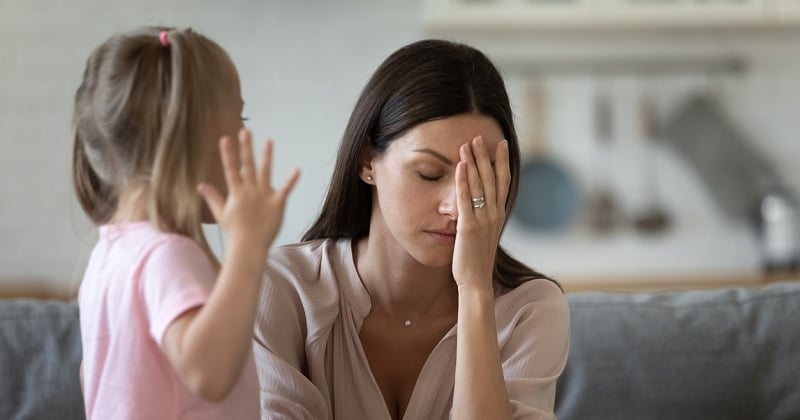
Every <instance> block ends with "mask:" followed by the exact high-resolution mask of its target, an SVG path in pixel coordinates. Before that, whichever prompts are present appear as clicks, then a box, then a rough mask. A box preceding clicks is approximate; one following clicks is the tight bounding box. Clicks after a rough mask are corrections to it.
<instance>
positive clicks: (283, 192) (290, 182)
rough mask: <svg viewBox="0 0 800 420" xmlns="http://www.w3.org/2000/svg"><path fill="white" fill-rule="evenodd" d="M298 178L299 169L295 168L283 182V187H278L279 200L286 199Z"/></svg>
mask: <svg viewBox="0 0 800 420" xmlns="http://www.w3.org/2000/svg"><path fill="white" fill-rule="evenodd" d="M299 178H300V170H299V169H297V168H295V169H294V170H293V171H292V173H290V174H289V178H288V179H286V182H284V183H283V187H281V189H280V193H279V194H280V197H281V200H286V198H287V197H289V194H290V193H291V192H292V190H293V189H294V186H295V185H297V180H298V179H299Z"/></svg>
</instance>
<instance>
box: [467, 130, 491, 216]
mask: <svg viewBox="0 0 800 420" xmlns="http://www.w3.org/2000/svg"><path fill="white" fill-rule="evenodd" d="M472 151H473V152H474V155H475V165H476V167H477V172H478V176H479V177H480V182H481V191H483V196H484V198H485V199H486V204H487V205H489V207H488V208H487V209H486V210H488V211H489V212H494V211H495V208H494V206H493V204H494V203H496V202H497V198H496V184H495V173H494V171H495V169H494V168H492V162H491V158H490V157H489V151H488V150H487V149H486V144H485V143H484V141H483V137H481V136H478V137H476V138H475V139H473V140H472Z"/></svg>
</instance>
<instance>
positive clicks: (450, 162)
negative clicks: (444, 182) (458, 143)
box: [414, 148, 453, 165]
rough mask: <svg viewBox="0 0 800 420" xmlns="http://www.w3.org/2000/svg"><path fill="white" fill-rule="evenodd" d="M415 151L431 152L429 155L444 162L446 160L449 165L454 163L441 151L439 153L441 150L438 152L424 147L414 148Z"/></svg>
mask: <svg viewBox="0 0 800 420" xmlns="http://www.w3.org/2000/svg"><path fill="white" fill-rule="evenodd" d="M414 151H415V152H417V153H427V154H429V155H431V156H433V157H435V158H437V159H439V160H441V161H442V162H444V163H446V164H448V165H452V164H453V161H452V160H450V159H448V158H446V157H445V156H444V155H443V154H441V153H439V152H437V151H435V150H431V149H427V148H423V149H414Z"/></svg>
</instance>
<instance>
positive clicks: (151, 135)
mask: <svg viewBox="0 0 800 420" xmlns="http://www.w3.org/2000/svg"><path fill="white" fill-rule="evenodd" d="M242 106H243V102H242V99H241V95H240V92H239V80H238V75H237V72H236V69H235V67H234V66H233V63H232V62H231V60H230V58H229V57H228V55H227V54H226V53H225V51H224V50H223V49H222V48H221V47H220V46H219V45H217V44H216V43H214V42H213V41H211V40H209V39H208V38H206V37H204V36H202V35H200V34H198V33H196V32H193V31H191V30H174V29H169V28H144V29H141V30H137V31H133V32H129V33H125V34H118V35H115V36H112V37H111V38H110V39H108V40H107V41H106V42H104V43H103V44H102V45H100V47H98V48H97V49H96V50H95V51H94V52H93V53H92V55H91V56H90V57H89V59H88V61H87V65H86V70H85V72H84V75H83V82H82V83H81V85H80V87H79V88H78V91H77V93H76V95H75V115H74V120H73V124H74V150H73V153H74V154H73V182H74V184H75V190H76V192H77V196H78V199H79V201H80V203H81V206H82V207H83V209H84V211H85V212H86V213H87V215H88V216H89V218H90V219H91V220H92V221H93V222H94V223H96V224H97V225H99V241H98V243H97V245H96V246H95V248H94V250H93V252H92V255H91V259H90V261H89V264H88V267H87V269H86V273H85V275H84V279H83V282H82V284H81V288H80V292H79V296H78V301H79V306H80V314H81V332H82V336H83V338H82V340H83V351H84V359H83V364H82V367H81V376H82V377H83V378H84V398H85V403H86V413H87V418H88V419H90V420H91V419H134V418H136V419H178V418H180V419H223V418H224V419H252V418H257V417H258V416H259V412H258V410H259V409H258V384H257V376H256V372H255V366H254V361H253V357H252V353H251V343H252V341H251V339H252V330H253V324H254V319H255V313H256V309H257V303H258V299H259V289H260V279H261V276H262V272H263V266H264V262H265V260H266V257H267V251H268V248H269V247H270V244H271V243H272V241H273V239H274V238H275V235H276V234H277V231H278V229H279V227H280V223H281V219H282V216H283V210H284V205H285V202H286V199H287V196H288V194H289V192H290V191H291V189H292V188H293V186H294V184H295V182H296V180H297V177H298V172H297V171H295V172H294V173H293V174H292V175H291V176H290V177H289V179H288V180H287V182H286V183H285V185H284V186H283V187H282V188H280V189H278V190H275V189H273V188H272V186H271V180H270V165H271V158H272V156H271V155H272V151H271V143H270V142H267V144H266V146H265V148H264V156H263V158H264V160H263V163H262V164H261V166H260V167H258V168H256V167H255V164H254V158H253V155H252V150H251V147H252V146H251V139H250V135H249V133H248V132H247V131H246V130H244V128H243V126H242V119H241V117H240V115H241V111H242ZM237 132H238V138H239V144H238V146H237V144H236V143H234V142H233V141H231V137H236V135H237ZM220 137H222V140H220V141H219V148H218V147H217V139H219V138H220ZM220 161H221V163H220ZM198 192H199V194H198ZM201 195H202V198H201ZM223 197H226V198H223ZM203 198H204V199H205V200H203ZM204 201H205V204H206V205H204ZM214 220H216V221H217V222H218V223H219V224H220V225H221V227H222V229H223V230H224V231H225V233H226V234H227V235H228V240H229V247H228V252H227V253H226V256H225V260H224V264H222V265H221V267H220V264H219V263H218V262H217V261H216V259H215V258H214V256H213V254H212V252H211V250H210V249H209V247H208V244H207V242H206V240H205V239H204V237H203V233H202V230H201V222H213V221H214Z"/></svg>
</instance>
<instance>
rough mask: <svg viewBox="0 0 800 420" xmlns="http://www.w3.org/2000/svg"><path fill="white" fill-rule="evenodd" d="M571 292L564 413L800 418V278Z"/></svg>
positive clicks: (561, 400)
mask: <svg viewBox="0 0 800 420" xmlns="http://www.w3.org/2000/svg"><path fill="white" fill-rule="evenodd" d="M567 298H568V300H569V305H570V312H571V316H572V321H571V323H572V341H571V348H570V355H569V361H568V362H567V366H566V368H565V371H564V373H563V375H562V377H561V378H560V379H559V382H558V393H557V401H556V413H557V414H558V417H559V418H560V419H562V420H564V419H566V420H569V419H598V420H599V419H704V420H708V419H726V420H730V419H776V420H777V419H798V418H800V282H787V283H776V284H772V285H769V286H766V287H763V288H760V289H757V290H750V289H723V290H710V291H683V292H669V293H634V294H623V293H597V292H583V293H574V294H569V295H568V297H567Z"/></svg>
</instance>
